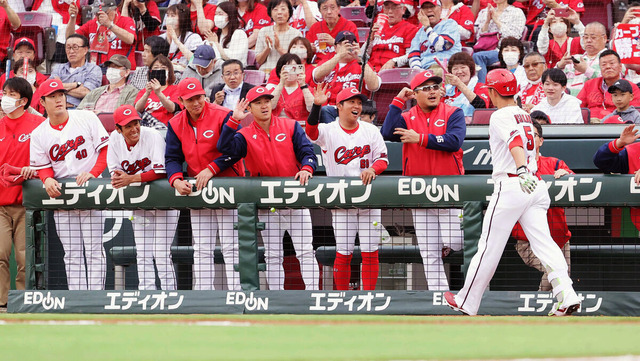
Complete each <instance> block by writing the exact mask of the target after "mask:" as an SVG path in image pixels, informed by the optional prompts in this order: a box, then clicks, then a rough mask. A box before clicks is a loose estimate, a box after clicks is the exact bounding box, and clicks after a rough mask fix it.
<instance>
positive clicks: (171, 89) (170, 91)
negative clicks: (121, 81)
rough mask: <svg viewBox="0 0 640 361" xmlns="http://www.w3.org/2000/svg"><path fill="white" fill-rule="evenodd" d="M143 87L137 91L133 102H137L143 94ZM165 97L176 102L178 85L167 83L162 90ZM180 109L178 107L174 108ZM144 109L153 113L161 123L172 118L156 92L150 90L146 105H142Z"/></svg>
mask: <svg viewBox="0 0 640 361" xmlns="http://www.w3.org/2000/svg"><path fill="white" fill-rule="evenodd" d="M144 92H145V89H142V90H140V91H139V92H138V95H137V96H136V100H135V102H134V104H135V103H137V102H138V100H140V98H142V96H143V95H144ZM162 94H164V95H165V96H166V97H167V99H169V100H171V101H172V102H174V103H176V104H177V103H178V96H179V95H180V94H178V86H177V85H169V86H168V87H167V89H165V90H163V91H162ZM176 110H180V109H176ZM144 111H145V112H147V113H149V114H151V115H153V116H154V117H155V118H156V119H158V120H159V121H161V122H162V124H165V125H166V124H167V123H168V122H169V120H171V118H173V113H170V112H169V111H168V110H167V108H165V107H164V106H163V105H162V102H161V101H160V98H158V96H157V95H156V93H154V92H151V94H149V97H148V98H147V105H146V106H145V107H144Z"/></svg>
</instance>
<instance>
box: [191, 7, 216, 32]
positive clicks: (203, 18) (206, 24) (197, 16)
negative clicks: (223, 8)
mask: <svg viewBox="0 0 640 361" xmlns="http://www.w3.org/2000/svg"><path fill="white" fill-rule="evenodd" d="M187 4H191V5H190V6H189V10H190V12H189V13H190V16H191V24H192V28H191V31H193V32H194V33H196V34H198V35H200V36H202V35H204V33H206V32H207V31H211V30H213V29H214V28H215V25H214V23H213V19H214V17H215V15H216V6H215V5H213V4H209V3H205V4H204V5H203V1H202V0H187Z"/></svg>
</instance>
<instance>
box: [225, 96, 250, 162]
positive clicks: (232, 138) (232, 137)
mask: <svg viewBox="0 0 640 361" xmlns="http://www.w3.org/2000/svg"><path fill="white" fill-rule="evenodd" d="M248 105H249V102H248V101H247V100H246V99H241V100H240V101H239V102H238V104H236V107H235V108H234V109H233V115H232V116H231V117H230V118H229V120H228V121H227V122H226V123H225V124H224V125H223V126H222V131H221V132H220V138H219V139H218V145H217V146H218V151H220V153H223V154H228V155H231V156H234V157H240V158H244V157H246V155H247V140H246V139H244V136H243V135H242V134H240V133H237V130H238V129H239V128H240V122H242V121H243V120H244V119H245V118H246V117H247V116H248V115H249V113H245V110H246V109H247V106H248Z"/></svg>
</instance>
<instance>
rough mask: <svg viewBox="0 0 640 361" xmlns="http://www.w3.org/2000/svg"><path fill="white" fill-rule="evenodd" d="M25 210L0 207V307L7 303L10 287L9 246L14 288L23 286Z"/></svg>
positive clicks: (20, 207) (21, 288)
mask: <svg viewBox="0 0 640 361" xmlns="http://www.w3.org/2000/svg"><path fill="white" fill-rule="evenodd" d="M24 222H25V209H24V207H23V206H21V205H6V206H0V305H5V304H6V303H7V298H8V297H9V288H10V285H11V273H10V271H9V258H10V257H11V245H12V244H13V248H14V250H15V256H16V265H17V271H18V273H17V274H16V288H17V289H19V290H24V285H25V275H24V269H25V223H24Z"/></svg>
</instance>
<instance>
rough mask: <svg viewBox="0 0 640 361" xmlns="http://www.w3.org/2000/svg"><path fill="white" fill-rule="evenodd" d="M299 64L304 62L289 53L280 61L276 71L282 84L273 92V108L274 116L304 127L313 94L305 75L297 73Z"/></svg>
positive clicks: (311, 104)
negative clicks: (295, 122) (296, 69)
mask: <svg viewBox="0 0 640 361" xmlns="http://www.w3.org/2000/svg"><path fill="white" fill-rule="evenodd" d="M298 64H300V65H302V61H300V58H299V57H298V56H297V55H295V54H291V53H287V54H284V55H283V56H282V57H280V59H278V63H277V64H276V67H275V71H276V74H277V75H278V78H279V79H280V82H279V83H278V86H276V87H275V89H273V91H272V92H271V95H273V98H272V99H271V107H272V108H273V113H274V114H276V115H278V116H282V117H283V118H289V119H295V120H297V121H298V123H300V125H304V124H305V123H306V120H307V118H308V117H309V112H310V111H311V107H312V106H313V93H311V90H310V89H309V85H308V84H307V83H306V80H305V78H306V76H305V73H304V72H302V73H297V72H295V66H296V65H298Z"/></svg>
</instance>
